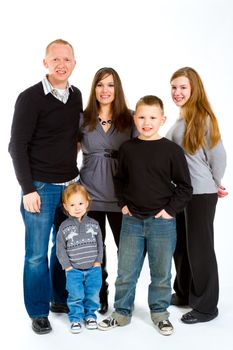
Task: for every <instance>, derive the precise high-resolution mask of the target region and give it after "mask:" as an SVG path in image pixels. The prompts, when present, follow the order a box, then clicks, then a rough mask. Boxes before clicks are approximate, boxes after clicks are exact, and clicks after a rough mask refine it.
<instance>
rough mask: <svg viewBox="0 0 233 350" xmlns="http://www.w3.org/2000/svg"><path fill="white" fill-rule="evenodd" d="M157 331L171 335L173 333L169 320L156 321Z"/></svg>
mask: <svg viewBox="0 0 233 350" xmlns="http://www.w3.org/2000/svg"><path fill="white" fill-rule="evenodd" d="M157 327H158V329H159V333H161V334H162V335H171V334H172V333H173V330H174V329H173V325H172V324H171V322H170V321H169V320H163V321H160V322H158V323H157Z"/></svg>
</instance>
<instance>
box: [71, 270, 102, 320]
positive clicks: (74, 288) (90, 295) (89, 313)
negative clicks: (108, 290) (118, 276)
mask: <svg viewBox="0 0 233 350" xmlns="http://www.w3.org/2000/svg"><path fill="white" fill-rule="evenodd" d="M101 285H102V272H101V267H100V266H96V267H91V268H90V269H85V270H77V269H72V270H70V271H67V272H66V289H67V290H68V299H67V305H68V307H69V310H70V311H69V314H68V316H69V320H70V322H81V321H83V320H87V319H88V318H89V317H92V318H94V319H96V314H95V311H96V310H97V309H98V308H99V292H100V288H101Z"/></svg>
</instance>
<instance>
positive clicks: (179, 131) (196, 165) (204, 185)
mask: <svg viewBox="0 0 233 350" xmlns="http://www.w3.org/2000/svg"><path fill="white" fill-rule="evenodd" d="M184 131H185V122H184V119H183V118H179V119H178V120H177V121H176V122H175V124H174V125H173V126H172V127H171V129H170V130H169V131H168V133H167V134H166V137H167V138H168V139H169V140H172V141H174V142H175V143H177V144H178V145H180V146H181V147H183V137H184ZM205 143H206V146H205V147H202V148H200V149H198V150H197V151H196V153H195V154H193V155H191V154H188V153H186V152H185V156H186V159H187V162H188V167H189V172H190V177H191V183H192V187H193V194H203V193H216V192H217V188H218V186H219V185H221V179H222V177H223V175H224V172H225V168H226V152H225V149H224V146H223V143H222V141H219V143H218V144H217V145H216V146H215V147H213V148H210V147H208V145H209V143H210V142H209V133H208V131H207V133H206V142H205ZM184 151H185V150H184Z"/></svg>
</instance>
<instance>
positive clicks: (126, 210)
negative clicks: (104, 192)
mask: <svg viewBox="0 0 233 350" xmlns="http://www.w3.org/2000/svg"><path fill="white" fill-rule="evenodd" d="M121 212H122V214H123V215H127V214H128V215H129V216H132V214H131V213H130V211H129V209H128V207H127V205H125V206H124V207H123V208H122V209H121Z"/></svg>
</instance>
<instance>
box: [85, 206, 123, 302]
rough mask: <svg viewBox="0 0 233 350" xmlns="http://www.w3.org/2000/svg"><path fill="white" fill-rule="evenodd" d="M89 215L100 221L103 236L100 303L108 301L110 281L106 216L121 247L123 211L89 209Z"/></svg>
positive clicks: (115, 239) (116, 241) (117, 244)
mask: <svg viewBox="0 0 233 350" xmlns="http://www.w3.org/2000/svg"><path fill="white" fill-rule="evenodd" d="M88 216H90V217H91V218H93V219H95V220H96V221H98V223H99V225H100V229H101V232H102V237H103V244H104V249H103V263H102V287H101V290H100V303H104V302H107V299H108V283H107V277H108V272H107V267H106V266H107V256H106V246H105V238H106V218H107V219H108V222H109V225H110V228H111V230H112V233H113V237H114V241H115V243H116V246H117V248H118V247H119V241H120V232H121V223H122V213H121V212H104V211H89V212H88Z"/></svg>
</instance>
